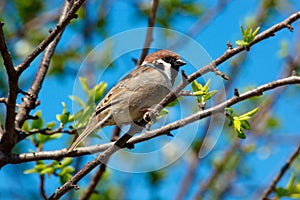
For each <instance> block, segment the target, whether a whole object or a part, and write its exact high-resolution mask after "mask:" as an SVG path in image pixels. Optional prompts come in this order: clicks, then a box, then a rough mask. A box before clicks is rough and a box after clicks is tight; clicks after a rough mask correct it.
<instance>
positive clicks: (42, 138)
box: [37, 133, 49, 144]
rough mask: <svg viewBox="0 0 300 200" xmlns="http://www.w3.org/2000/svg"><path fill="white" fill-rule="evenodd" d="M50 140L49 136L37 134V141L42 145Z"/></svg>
mask: <svg viewBox="0 0 300 200" xmlns="http://www.w3.org/2000/svg"><path fill="white" fill-rule="evenodd" d="M48 140H49V136H48V135H43V134H40V133H38V134H37V141H38V142H39V143H40V144H43V143H45V142H47V141H48Z"/></svg>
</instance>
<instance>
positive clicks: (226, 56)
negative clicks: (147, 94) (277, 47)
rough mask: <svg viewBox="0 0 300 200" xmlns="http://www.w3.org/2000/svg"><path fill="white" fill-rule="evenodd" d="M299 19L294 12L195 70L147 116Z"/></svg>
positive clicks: (299, 15)
mask: <svg viewBox="0 0 300 200" xmlns="http://www.w3.org/2000/svg"><path fill="white" fill-rule="evenodd" d="M299 18H300V12H296V13H294V14H292V15H290V16H289V17H288V18H286V19H285V20H283V21H282V22H280V23H278V24H276V25H274V26H272V27H271V28H269V29H267V30H265V31H263V32H262V33H260V34H258V35H257V36H256V37H255V38H254V40H253V41H252V42H251V43H250V44H249V46H247V48H246V47H244V46H237V47H235V48H232V49H227V50H226V51H225V52H224V53H223V55H221V56H220V57H218V58H217V59H215V60H213V61H212V62H210V63H209V64H207V65H205V66H204V67H202V68H200V69H199V70H197V71H196V72H194V73H193V74H191V75H190V76H188V77H187V81H182V82H181V83H180V84H179V85H177V86H176V87H175V88H174V89H173V90H172V91H171V92H170V93H169V94H168V95H167V96H166V97H165V98H164V99H163V100H162V101H161V102H160V103H159V104H157V105H156V106H155V107H153V108H152V109H151V111H150V112H149V115H150V116H151V115H153V114H154V113H159V112H160V111H161V109H163V108H164V107H165V106H166V105H168V104H169V103H170V102H172V101H174V100H175V99H176V97H177V96H178V94H179V93H180V92H181V90H182V89H183V88H185V87H186V86H187V85H188V83H190V82H192V81H193V80H195V79H196V78H199V77H201V76H202V75H204V74H206V73H208V72H210V71H214V68H216V67H217V66H219V65H220V64H222V63H223V62H225V61H227V60H228V59H229V58H231V57H233V56H235V55H237V54H238V53H240V52H242V51H245V50H249V49H250V47H252V46H253V45H255V44H257V43H258V42H260V41H262V40H265V39H267V38H270V37H272V36H274V35H275V33H276V32H278V31H280V30H282V29H284V28H287V25H288V24H292V23H293V22H295V21H296V20H298V19H299Z"/></svg>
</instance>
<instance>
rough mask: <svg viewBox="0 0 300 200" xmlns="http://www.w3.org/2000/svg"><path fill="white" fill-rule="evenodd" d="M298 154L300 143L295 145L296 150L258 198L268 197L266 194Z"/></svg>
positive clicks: (269, 192) (264, 198)
mask: <svg viewBox="0 0 300 200" xmlns="http://www.w3.org/2000/svg"><path fill="white" fill-rule="evenodd" d="M299 154H300V144H299V145H298V146H297V148H296V150H295V151H294V153H293V154H292V155H291V157H290V158H289V159H288V160H287V162H286V163H285V164H284V165H283V166H282V168H281V170H280V172H279V173H278V174H277V176H276V177H275V178H274V180H273V181H272V183H271V185H270V186H269V187H268V188H267V189H266V190H265V191H264V193H263V194H262V196H261V198H260V199H262V200H267V199H268V196H269V195H270V194H271V193H272V192H273V191H274V190H275V187H276V185H277V183H278V182H279V181H280V179H281V178H282V176H283V175H284V174H285V172H286V171H287V170H288V169H289V168H290V166H291V164H292V162H293V161H294V160H295V158H297V156H298V155H299Z"/></svg>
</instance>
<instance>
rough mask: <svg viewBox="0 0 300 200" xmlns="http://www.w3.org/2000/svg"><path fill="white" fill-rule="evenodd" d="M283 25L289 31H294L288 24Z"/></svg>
mask: <svg viewBox="0 0 300 200" xmlns="http://www.w3.org/2000/svg"><path fill="white" fill-rule="evenodd" d="M285 26H286V28H287V29H289V31H291V32H293V31H294V28H293V27H292V26H291V25H290V24H286V25H285Z"/></svg>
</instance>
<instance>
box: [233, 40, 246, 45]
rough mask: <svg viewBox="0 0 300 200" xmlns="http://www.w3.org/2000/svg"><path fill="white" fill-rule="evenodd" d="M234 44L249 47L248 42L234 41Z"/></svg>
mask: <svg viewBox="0 0 300 200" xmlns="http://www.w3.org/2000/svg"><path fill="white" fill-rule="evenodd" d="M235 43H236V44H237V45H238V46H248V45H249V42H246V41H244V40H237V41H235Z"/></svg>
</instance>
